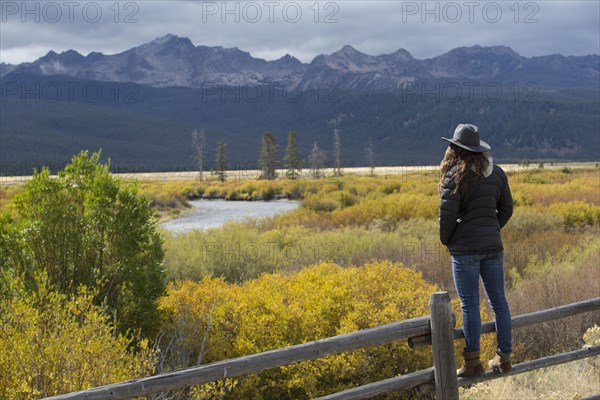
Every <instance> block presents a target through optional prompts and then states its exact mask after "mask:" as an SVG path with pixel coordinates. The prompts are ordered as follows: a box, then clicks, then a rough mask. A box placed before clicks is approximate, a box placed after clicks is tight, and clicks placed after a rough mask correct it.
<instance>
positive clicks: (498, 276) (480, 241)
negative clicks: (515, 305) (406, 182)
mask: <svg viewBox="0 0 600 400" xmlns="http://www.w3.org/2000/svg"><path fill="white" fill-rule="evenodd" d="M442 139H443V140H446V141H448V142H450V144H449V146H448V149H447V150H446V154H445V156H444V159H443V160H442V163H441V165H440V167H441V174H440V175H441V176H440V182H439V186H438V190H439V192H440V195H441V202H440V209H439V217H440V218H439V221H440V241H441V242H442V243H443V244H444V245H445V246H447V247H448V250H449V251H450V254H451V256H452V273H453V275H454V284H455V285H456V291H457V292H458V296H459V298H460V302H461V307H462V316H463V331H464V334H465V340H466V348H465V350H464V353H463V356H464V360H465V361H464V364H463V365H462V367H461V368H460V369H459V370H458V371H457V373H458V376H459V377H476V376H481V375H483V373H484V372H485V369H484V367H483V365H482V364H481V361H480V359H479V350H480V349H479V339H480V336H481V318H480V315H479V277H480V276H481V280H482V281H483V286H484V288H485V292H486V294H487V297H488V299H489V302H490V304H491V306H492V310H493V311H494V315H495V317H496V337H497V342H498V346H497V352H496V356H495V357H494V358H493V359H492V360H490V361H489V363H488V365H489V367H490V368H491V369H493V370H495V371H500V372H508V371H510V370H511V369H512V365H511V361H510V353H511V351H512V339H511V320H510V311H509V308H508V303H507V302H506V297H505V295H504V258H503V255H504V253H503V250H504V249H503V247H502V239H501V237H500V229H501V228H502V227H503V226H504V225H505V224H506V223H507V222H508V220H509V219H510V217H511V215H512V210H513V203H512V196H511V194H510V188H509V186H508V179H507V178H506V174H505V173H504V171H503V170H502V168H500V167H499V166H497V165H494V164H493V162H492V158H491V157H490V156H489V154H488V153H487V152H488V151H489V150H490V146H489V145H488V144H487V143H486V142H484V141H482V140H480V139H479V129H478V128H477V127H476V126H475V125H471V124H460V125H458V127H457V128H456V130H455V131H454V136H453V137H452V139H447V138H442Z"/></svg>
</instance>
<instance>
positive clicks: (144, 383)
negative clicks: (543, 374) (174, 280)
mask: <svg viewBox="0 0 600 400" xmlns="http://www.w3.org/2000/svg"><path fill="white" fill-rule="evenodd" d="M429 307H430V315H429V316H424V317H418V318H413V319H409V320H405V321H400V322H394V323H391V324H387V325H381V326H377V327H374V328H369V329H363V330H360V331H356V332H352V333H348V334H345V335H340V336H334V337H330V338H326V339H322V340H317V341H314V342H309V343H304V344H299V345H296V346H290V347H286V348H282V349H276V350H271V351H266V352H263V353H258V354H252V355H248V356H244V357H239V358H234V359H230V360H224V361H219V362H216V363H212V364H206V365H200V366H197V367H193V368H187V369H182V370H178V371H173V372H170V373H166V374H162V375H155V376H151V377H147V378H141V379H133V380H130V381H126V382H120V383H115V384H111V385H106V386H101V387H97V388H93V389H88V390H83V391H80V392H73V393H68V394H63V395H59V396H54V397H50V398H48V399H52V400H66V399H69V400H73V399H77V400H79V399H88V400H92V399H128V398H132V397H138V396H146V395H150V394H154V393H160V392H165V391H169V390H175V389H182V388H186V387H190V386H195V385H200V384H203V383H208V382H214V381H217V380H220V379H224V378H232V377H237V376H241V375H246V374H250V373H257V372H261V371H264V370H267V369H270V368H277V367H281V366H284V365H289V364H293V363H297V362H301V361H307V360H314V359H317V358H321V357H325V356H328V355H332V354H339V353H343V352H349V351H353V350H357V349H361V348H365V347H370V346H377V345H382V344H386V343H390V342H393V341H396V340H403V339H408V343H409V345H410V346H411V347H420V346H426V345H430V344H431V345H432V346H433V367H431V368H428V369H424V370H421V371H417V372H413V373H410V374H406V375H401V376H397V377H393V378H390V379H386V380H383V381H378V382H374V383H371V384H368V385H364V386H359V387H356V388H352V389H348V390H345V391H343V392H338V393H334V394H331V395H328V396H324V397H320V398H318V399H316V400H334V399H335V400H350V399H365V398H369V397H372V396H374V395H378V394H382V393H389V392H393V391H398V390H402V389H408V388H412V387H415V386H421V385H423V386H425V387H426V386H427V385H429V386H431V388H432V389H434V390H435V393H436V399H438V400H450V399H452V400H454V399H458V387H459V386H465V385H470V384H472V383H476V382H483V381H487V380H490V379H496V378H501V377H505V376H510V375H515V374H520V373H523V372H527V371H532V370H535V369H538V368H544V367H548V366H551V365H557V364H562V363H565V362H569V361H574V360H579V359H582V358H586V357H591V356H594V355H598V354H600V345H598V346H592V347H587V348H583V349H581V350H575V351H571V352H568V353H561V354H557V355H553V356H549V357H544V358H540V359H537V360H533V361H528V362H525V363H521V364H517V365H514V366H513V369H512V370H511V371H510V372H508V373H503V374H500V373H497V372H486V373H485V375H483V376H482V377H479V378H474V379H464V378H457V376H456V359H455V355H454V340H456V339H460V338H462V337H464V335H463V332H462V329H455V328H454V324H455V323H454V318H453V315H452V309H451V306H450V296H449V295H448V293H446V292H437V293H433V294H432V295H431V298H430V300H429ZM599 309H600V297H597V298H594V299H590V300H585V301H580V302H577V303H572V304H568V305H564V306H560V307H556V308H551V309H547V310H542V311H536V312H533V313H530V314H523V315H519V316H516V317H513V318H512V325H513V328H519V327H522V326H527V325H532V324H538V323H542V322H545V321H550V320H554V319H557V318H562V317H567V316H571V315H575V314H580V313H584V312H588V311H594V310H599ZM494 330H495V328H494V323H493V322H488V323H485V324H483V325H482V333H490V332H494Z"/></svg>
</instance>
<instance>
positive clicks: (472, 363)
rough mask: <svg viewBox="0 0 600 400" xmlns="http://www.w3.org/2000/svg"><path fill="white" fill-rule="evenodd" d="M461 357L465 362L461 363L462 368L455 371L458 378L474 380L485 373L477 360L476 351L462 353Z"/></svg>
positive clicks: (477, 354)
mask: <svg viewBox="0 0 600 400" xmlns="http://www.w3.org/2000/svg"><path fill="white" fill-rule="evenodd" d="M463 357H464V359H465V362H464V363H463V366H462V367H460V369H459V370H458V371H456V374H457V375H458V377H459V378H475V377H478V376H481V375H483V374H484V373H485V369H484V368H483V365H481V361H480V360H479V352H478V351H470V352H464V353H463Z"/></svg>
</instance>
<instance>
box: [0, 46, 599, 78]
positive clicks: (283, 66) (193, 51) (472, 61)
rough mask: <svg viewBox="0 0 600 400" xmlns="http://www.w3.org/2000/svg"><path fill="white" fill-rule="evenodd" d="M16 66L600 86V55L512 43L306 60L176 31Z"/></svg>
mask: <svg viewBox="0 0 600 400" xmlns="http://www.w3.org/2000/svg"><path fill="white" fill-rule="evenodd" d="M14 72H17V73H30V74H37V75H66V76H71V77H77V78H82V79H92V80H99V81H110V82H133V83H136V84H141V85H148V86H152V87H173V86H180V87H189V88H201V87H202V86H203V85H205V84H207V83H210V84H218V85H230V86H235V85H258V84H265V83H272V82H276V83H277V84H280V85H282V86H292V85H293V86H299V87H300V88H302V89H306V88H311V87H313V88H314V87H324V86H326V85H335V86H336V87H337V88H339V89H358V90H395V89H398V88H402V87H405V86H406V84H407V83H411V82H416V81H424V80H432V79H450V80H453V79H459V80H474V81H478V82H495V83H498V84H501V85H502V84H506V85H509V84H511V83H514V82H516V81H529V82H534V83H535V84H536V85H538V86H539V87H588V86H589V85H597V84H598V80H599V77H600V57H599V56H598V55H597V54H594V55H587V56H563V55H560V54H553V55H547V56H541V57H531V58H527V57H523V56H521V55H519V54H518V53H516V52H515V51H513V50H512V49H511V48H509V47H505V46H493V47H481V46H472V47H459V48H456V49H453V50H451V51H449V52H447V53H445V54H442V55H440V56H437V57H433V58H429V59H424V60H418V59H416V58H414V57H413V56H412V55H411V54H410V53H409V52H408V51H407V50H405V49H399V50H397V51H395V52H394V53H391V54H381V55H376V56H372V55H369V54H365V53H362V52H360V51H358V50H356V49H355V48H354V47H352V46H350V45H345V46H343V47H342V48H341V49H340V50H338V51H336V52H334V53H332V54H321V55H318V56H316V57H315V58H314V59H313V60H312V61H311V62H310V63H302V62H300V60H298V59H297V58H295V57H293V56H292V55H290V54H286V55H285V56H283V57H281V58H279V59H277V60H273V61H266V60H263V59H260V58H255V57H252V56H251V55H250V54H249V53H247V52H245V51H242V50H240V49H238V48H237V47H234V48H223V47H220V46H217V47H208V46H196V45H194V44H193V43H192V42H191V40H190V39H189V38H185V37H179V36H176V35H172V34H168V35H165V36H163V37H160V38H157V39H155V40H153V41H151V42H148V43H145V44H142V45H140V46H137V47H134V48H132V49H129V50H127V51H124V52H122V53H118V54H114V55H105V54H102V53H98V52H91V53H89V54H88V55H87V56H84V55H82V54H80V53H78V52H77V51H75V50H68V51H65V52H62V53H60V54H57V53H56V52H54V51H50V52H49V53H48V54H46V55H45V56H43V57H41V58H39V59H37V60H35V61H33V62H26V63H21V64H18V65H11V64H5V63H1V64H0V77H4V76H6V75H8V74H10V73H14Z"/></svg>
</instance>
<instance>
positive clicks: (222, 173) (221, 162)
mask: <svg viewBox="0 0 600 400" xmlns="http://www.w3.org/2000/svg"><path fill="white" fill-rule="evenodd" d="M226 149H227V144H226V143H222V142H217V157H216V160H215V164H216V165H215V172H216V174H217V176H218V177H219V180H220V181H221V182H225V179H227V158H226V154H225V151H226Z"/></svg>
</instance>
